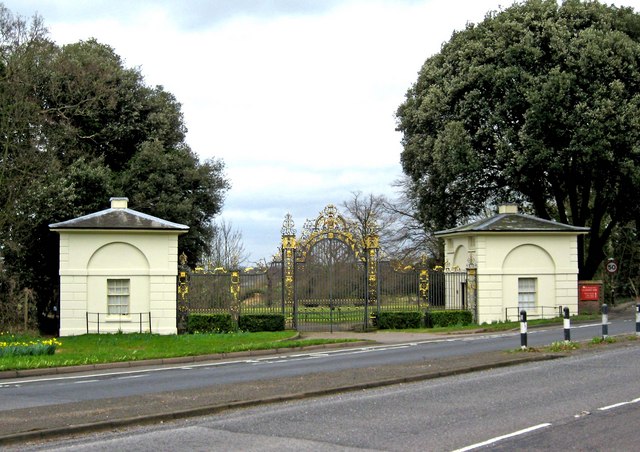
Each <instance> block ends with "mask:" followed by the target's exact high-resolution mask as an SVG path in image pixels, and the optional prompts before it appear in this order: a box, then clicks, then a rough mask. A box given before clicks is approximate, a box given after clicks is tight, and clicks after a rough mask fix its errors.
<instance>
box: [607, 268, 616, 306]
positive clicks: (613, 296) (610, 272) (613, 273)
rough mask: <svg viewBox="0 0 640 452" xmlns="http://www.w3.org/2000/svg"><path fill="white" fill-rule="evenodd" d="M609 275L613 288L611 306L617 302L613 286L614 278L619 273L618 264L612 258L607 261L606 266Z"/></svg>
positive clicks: (610, 284)
mask: <svg viewBox="0 0 640 452" xmlns="http://www.w3.org/2000/svg"><path fill="white" fill-rule="evenodd" d="M606 269H607V273H609V287H610V288H611V306H614V305H615V304H616V301H615V287H614V286H613V276H614V275H615V274H616V272H617V271H618V263H617V262H616V260H615V259H614V258H612V257H610V258H609V259H607V265H606Z"/></svg>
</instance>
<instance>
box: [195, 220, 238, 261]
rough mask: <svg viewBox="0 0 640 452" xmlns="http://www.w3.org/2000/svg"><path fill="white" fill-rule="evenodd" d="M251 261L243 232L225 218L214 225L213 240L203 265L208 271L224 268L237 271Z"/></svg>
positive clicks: (204, 257)
mask: <svg viewBox="0 0 640 452" xmlns="http://www.w3.org/2000/svg"><path fill="white" fill-rule="evenodd" d="M248 259H249V253H247V251H246V250H245V248H244V243H243V241H242V232H240V231H239V230H238V229H236V228H234V227H233V224H232V223H231V222H230V221H226V220H225V219H224V218H222V219H220V221H219V222H216V223H214V224H213V240H212V241H211V249H210V251H209V253H208V254H207V255H205V256H203V259H202V260H203V265H204V266H205V268H206V269H207V270H213V269H215V268H224V269H225V270H231V269H237V268H239V267H240V266H241V265H243V264H244V263H245V262H246V261H247V260H248Z"/></svg>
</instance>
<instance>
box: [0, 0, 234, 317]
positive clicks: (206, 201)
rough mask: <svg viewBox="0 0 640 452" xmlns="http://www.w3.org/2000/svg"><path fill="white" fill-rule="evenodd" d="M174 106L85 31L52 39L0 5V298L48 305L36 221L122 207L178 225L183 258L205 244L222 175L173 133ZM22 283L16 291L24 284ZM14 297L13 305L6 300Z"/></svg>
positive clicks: (42, 237)
mask: <svg viewBox="0 0 640 452" xmlns="http://www.w3.org/2000/svg"><path fill="white" fill-rule="evenodd" d="M185 134H186V127H185V125H184V121H183V116H182V112H181V106H180V104H179V103H178V102H177V101H176V99H175V98H174V96H173V95H172V94H171V93H168V92H166V91H165V90H164V89H163V88H162V87H161V86H155V87H149V86H147V85H146V84H145V83H144V78H143V77H142V74H141V73H140V71H139V70H138V69H131V68H126V67H124V65H123V63H122V60H121V58H120V57H119V56H118V55H117V54H116V53H115V52H114V51H113V49H112V48H111V47H109V46H107V45H104V44H101V43H99V42H97V41H96V40H93V39H91V40H88V41H81V42H78V43H75V44H69V45H65V46H62V47H59V46H57V45H55V43H53V42H51V41H50V40H49V39H48V36H47V32H46V29H45V28H44V25H43V22H42V20H41V19H40V18H39V17H37V16H36V17H34V18H33V19H32V20H31V22H29V21H27V20H25V19H24V18H22V17H19V16H18V17H16V16H14V15H12V14H11V12H10V11H8V10H7V9H6V8H5V7H4V6H2V5H0V140H2V148H1V150H0V207H2V209H0V289H2V290H0V303H3V304H11V303H13V302H12V297H14V296H13V295H12V294H24V293H29V294H30V296H31V295H33V297H32V298H33V299H34V300H35V301H36V302H37V304H38V312H39V313H40V315H43V314H46V313H47V312H48V311H50V310H52V308H53V307H54V306H55V305H56V304H57V299H58V296H57V284H58V281H59V278H58V237H57V235H56V234H53V233H51V232H50V231H49V228H48V225H49V224H50V223H55V222H59V221H63V220H68V219H70V218H73V217H77V216H80V215H84V214H87V213H90V212H95V211H97V210H101V209H104V208H106V207H108V200H109V197H111V196H126V197H128V198H129V199H130V203H129V205H130V207H131V208H133V209H138V210H141V211H144V212H145V213H149V214H151V215H155V216H159V217H162V218H165V219H167V220H169V221H174V222H179V223H184V224H187V225H189V226H190V231H189V233H188V234H187V235H186V236H184V237H183V239H181V240H180V242H179V252H185V253H186V254H187V255H188V257H189V262H190V264H192V265H193V264H195V262H196V260H197V258H198V256H200V255H201V254H202V253H204V252H206V251H207V250H208V247H209V244H210V242H211V239H212V236H213V227H212V218H213V217H214V216H215V215H216V214H218V213H219V212H220V210H221V208H222V204H223V201H224V195H225V192H226V190H227V189H228V187H229V183H228V181H227V180H226V178H225V176H224V164H223V162H222V161H220V160H217V159H209V160H207V161H204V162H201V161H200V160H199V159H198V156H197V154H196V153H194V152H193V151H192V150H191V149H190V147H189V146H188V145H187V143H186V142H185ZM24 289H26V290H27V291H28V292H25V291H24ZM14 304H15V303H14Z"/></svg>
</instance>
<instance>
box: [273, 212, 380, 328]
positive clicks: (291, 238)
mask: <svg viewBox="0 0 640 452" xmlns="http://www.w3.org/2000/svg"><path fill="white" fill-rule="evenodd" d="M378 242H379V241H378V236H377V234H376V233H375V227H374V225H368V226H367V227H365V231H359V230H358V228H356V227H355V226H354V225H353V224H351V223H349V222H348V221H347V220H345V219H344V218H343V217H342V216H341V215H340V214H339V213H338V210H337V209H336V207H335V206H334V205H331V204H329V205H328V206H327V207H325V208H324V210H323V211H322V212H320V215H319V216H318V217H317V218H316V220H315V221H313V222H307V224H305V226H304V228H303V231H302V233H301V235H300V237H299V238H296V233H295V229H294V224H293V220H292V218H291V215H289V214H287V216H286V217H285V221H284V224H283V227H282V262H283V280H284V290H283V299H284V305H285V307H287V308H288V309H286V310H287V311H288V312H290V313H291V326H292V327H293V328H296V329H298V330H302V331H305V330H306V331H310V330H315V331H323V330H326V331H334V330H347V329H354V328H355V329H366V328H367V327H368V326H369V325H370V320H369V318H370V313H371V308H375V307H376V305H377V302H378V278H377V266H378Z"/></svg>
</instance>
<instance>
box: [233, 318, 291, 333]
mask: <svg viewBox="0 0 640 452" xmlns="http://www.w3.org/2000/svg"><path fill="white" fill-rule="evenodd" d="M238 328H239V329H240V330H242V331H249V332H252V333H254V332H257V331H284V315H282V314H245V315H241V316H240V317H239V318H238Z"/></svg>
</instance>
